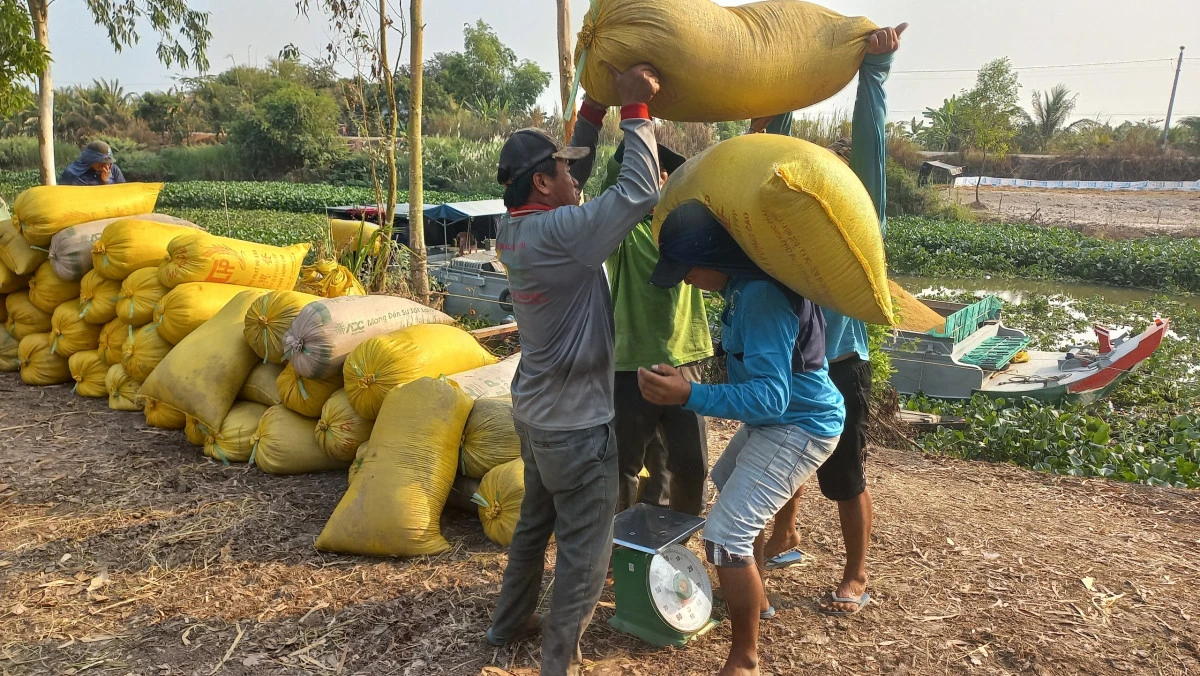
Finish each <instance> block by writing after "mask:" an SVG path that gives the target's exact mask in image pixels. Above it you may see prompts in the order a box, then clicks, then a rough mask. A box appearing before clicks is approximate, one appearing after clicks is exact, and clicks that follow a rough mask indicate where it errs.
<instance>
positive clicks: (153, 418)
mask: <svg viewBox="0 0 1200 676" xmlns="http://www.w3.org/2000/svg"><path fill="white" fill-rule="evenodd" d="M142 405H143V408H142V412H143V413H144V414H145V415H146V424H147V425H149V426H151V427H157V428H159V429H164V430H181V429H183V428H184V427H186V426H187V417H186V416H185V415H184V413H183V411H180V410H179V409H177V408H173V407H171V406H167V405H166V404H164V403H162V402H160V401H155V400H153V399H145V400H143V401H142Z"/></svg>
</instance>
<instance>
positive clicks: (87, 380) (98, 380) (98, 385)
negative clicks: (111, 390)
mask: <svg viewBox="0 0 1200 676" xmlns="http://www.w3.org/2000/svg"><path fill="white" fill-rule="evenodd" d="M67 368H69V369H70V370H71V377H72V378H74V379H75V394H78V395H79V396H81V397H107V396H108V388H107V387H105V385H104V380H105V377H106V376H107V375H108V364H105V363H104V360H103V359H101V358H100V354H99V353H98V352H96V351H95V350H88V351H86V352H76V353H75V354H73V355H71V358H70V359H68V360H67Z"/></svg>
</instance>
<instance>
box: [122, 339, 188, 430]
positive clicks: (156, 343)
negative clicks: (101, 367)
mask: <svg viewBox="0 0 1200 676" xmlns="http://www.w3.org/2000/svg"><path fill="white" fill-rule="evenodd" d="M170 352H171V344H170V343H168V342H167V341H165V340H163V338H162V336H160V335H158V328H157V327H155V326H154V325H153V324H147V325H146V326H143V327H142V328H140V329H138V330H137V331H134V332H133V338H131V339H130V340H129V341H127V342H126V343H125V346H124V347H122V348H121V365H122V366H124V367H125V372H126V373H128V374H129V377H130V378H133V379H134V380H136V381H138V382H139V383H141V382H145V381H146V379H147V378H149V377H150V374H152V373H154V369H156V368H158V365H159V364H161V363H162V360H164V359H166V358H167V355H168V354H170ZM181 427H182V426H181Z"/></svg>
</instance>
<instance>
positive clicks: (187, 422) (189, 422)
mask: <svg viewBox="0 0 1200 676" xmlns="http://www.w3.org/2000/svg"><path fill="white" fill-rule="evenodd" d="M183 436H185V437H187V440H188V443H189V444H191V445H193V446H199V447H200V448H204V443H205V442H206V441H208V435H207V434H205V433H204V430H202V429H200V421H198V420H196V419H195V418H193V417H192V416H190V415H187V414H186V413H185V414H184V416H183Z"/></svg>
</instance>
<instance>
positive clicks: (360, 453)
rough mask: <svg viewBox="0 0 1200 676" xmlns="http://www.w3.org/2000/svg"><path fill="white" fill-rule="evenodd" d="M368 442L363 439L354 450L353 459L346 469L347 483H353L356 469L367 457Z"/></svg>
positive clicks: (356, 474) (356, 472)
mask: <svg viewBox="0 0 1200 676" xmlns="http://www.w3.org/2000/svg"><path fill="white" fill-rule="evenodd" d="M367 444H368V442H366V441H364V442H362V443H361V444H359V445H358V450H356V451H354V461H353V462H351V463H350V469H348V470H346V480H347V481H348V482H349V483H354V477H356V476H358V469H359V468H360V467H362V464H363V459H365V458H366V457H367V448H368V445H367Z"/></svg>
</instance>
